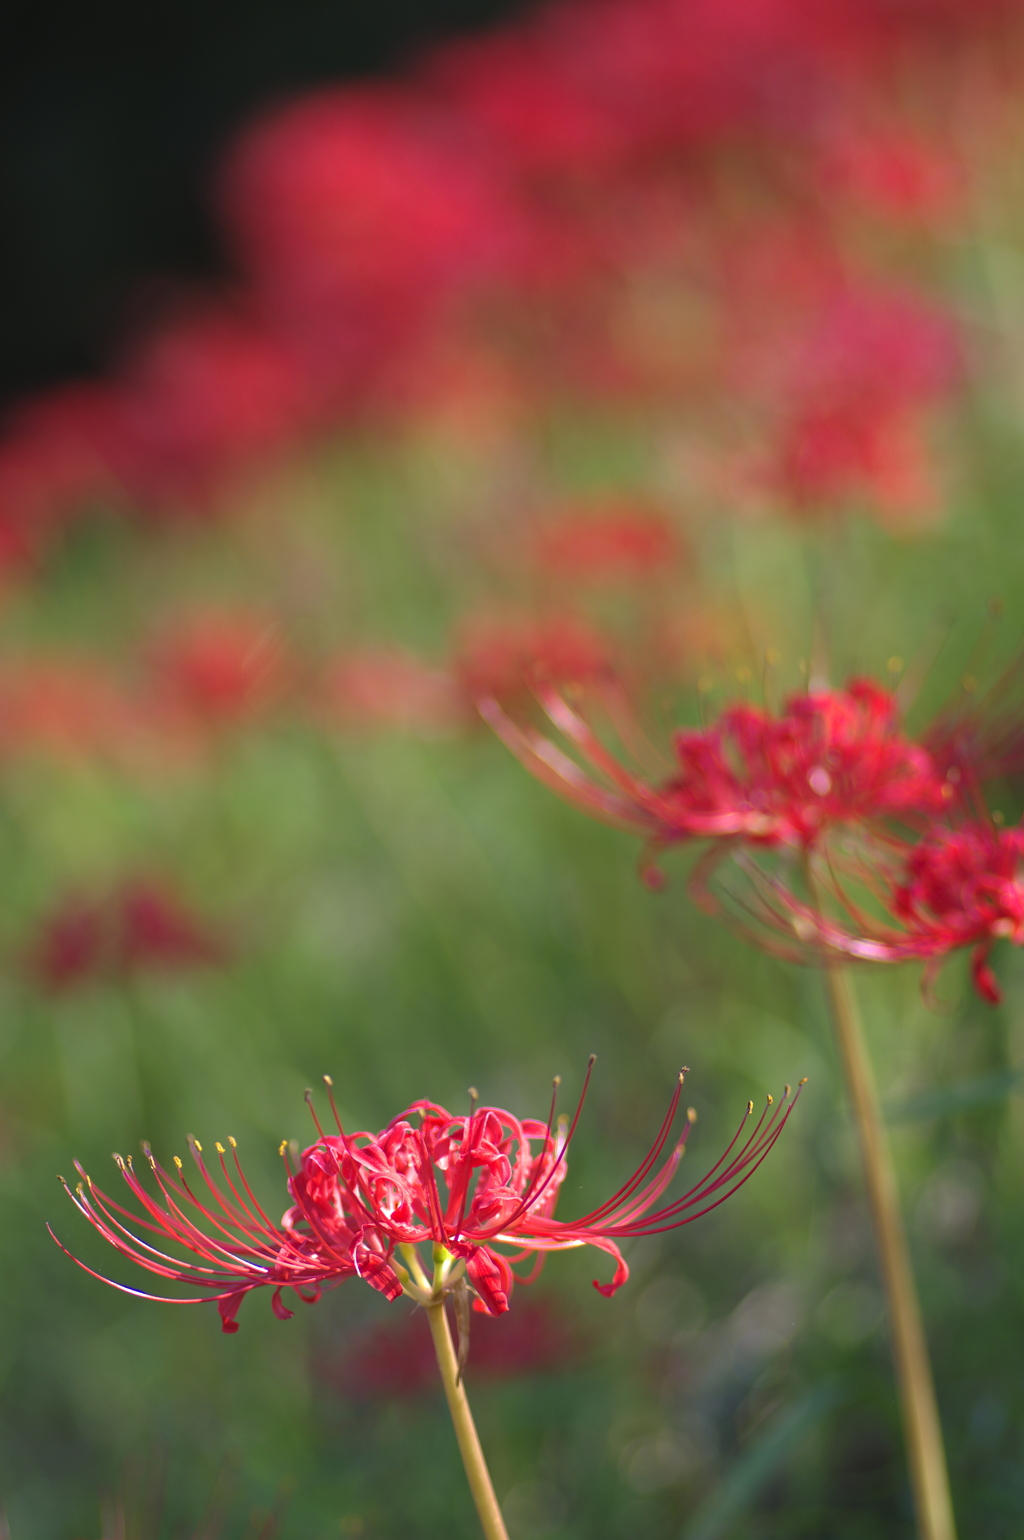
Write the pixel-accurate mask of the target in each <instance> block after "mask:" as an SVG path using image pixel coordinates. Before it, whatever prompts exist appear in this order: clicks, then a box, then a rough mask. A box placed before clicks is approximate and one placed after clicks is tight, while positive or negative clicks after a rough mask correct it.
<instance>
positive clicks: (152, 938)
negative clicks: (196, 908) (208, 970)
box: [25, 877, 227, 992]
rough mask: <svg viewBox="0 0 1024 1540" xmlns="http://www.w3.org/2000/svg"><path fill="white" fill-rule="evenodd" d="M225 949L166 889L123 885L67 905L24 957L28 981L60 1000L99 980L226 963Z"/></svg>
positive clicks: (134, 882) (140, 882)
mask: <svg viewBox="0 0 1024 1540" xmlns="http://www.w3.org/2000/svg"><path fill="white" fill-rule="evenodd" d="M226 956H227V948H226V946H225V944H224V941H223V940H222V939H221V938H220V937H218V936H216V935H215V934H214V933H213V931H212V930H211V929H210V928H209V927H208V926H207V925H206V924H205V922H203V921H202V920H200V919H198V918H197V917H196V916H195V915H194V914H193V913H192V912H191V911H190V910H189V909H188V908H187V907H186V906H185V904H184V903H183V902H182V900H181V899H180V898H179V897H178V896H177V895H176V894H175V893H174V892H173V891H172V889H171V888H169V887H168V886H167V884H166V883H161V882H156V881H154V880H152V879H149V878H141V877H133V878H128V879H126V880H124V881H123V882H121V883H119V884H118V885H117V886H116V887H114V888H113V889H111V890H110V891H108V892H106V893H102V894H99V895H96V896H92V897H87V896H84V895H71V896H69V897H67V898H65V899H63V900H62V901H61V902H60V903H59V904H58V905H57V906H56V908H54V909H53V910H52V911H51V912H50V913H49V914H48V915H45V916H44V918H43V919H42V921H41V922H40V923H39V925H38V926H37V929H36V934H35V936H34V938H33V939H32V941H31V942H30V943H29V946H28V948H27V949H26V953H25V962H26V966H27V969H28V972H29V974H30V975H31V976H32V977H33V978H35V979H36V980H37V981H38V982H39V983H40V984H41V985H42V986H43V987H44V988H46V989H48V990H52V991H55V992H59V991H62V990H66V989H71V988H74V987H75V986H77V985H80V984H84V983H88V982H91V981H94V980H97V979H126V978H130V977H131V976H133V975H134V974H136V973H145V972H149V971H150V970H153V971H157V972H161V971H177V970H179V969H186V968H194V967H203V966H208V965H211V964H218V963H222V962H223V961H224V960H225V958H226Z"/></svg>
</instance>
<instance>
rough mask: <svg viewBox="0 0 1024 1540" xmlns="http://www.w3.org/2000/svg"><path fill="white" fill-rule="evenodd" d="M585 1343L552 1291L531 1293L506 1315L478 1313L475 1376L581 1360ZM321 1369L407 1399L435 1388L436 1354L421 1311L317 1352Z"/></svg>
mask: <svg viewBox="0 0 1024 1540" xmlns="http://www.w3.org/2000/svg"><path fill="white" fill-rule="evenodd" d="M585 1351H586V1344H585V1341H584V1339H583V1334H582V1332H581V1331H580V1328H579V1325H578V1323H577V1321H576V1320H575V1319H573V1318H572V1317H570V1315H569V1314H568V1312H567V1311H566V1310H565V1308H564V1307H562V1306H559V1305H557V1304H556V1303H555V1302H554V1300H552V1299H551V1298H550V1297H547V1298H544V1299H531V1300H526V1301H524V1303H523V1304H522V1305H518V1306H517V1307H516V1309H515V1310H512V1311H508V1312H506V1314H505V1315H502V1316H492V1315H478V1316H477V1317H476V1319H475V1320H474V1322H473V1329H472V1366H473V1377H474V1379H514V1378H518V1377H519V1376H521V1375H528V1374H557V1373H558V1372H559V1371H562V1370H566V1369H571V1368H573V1367H575V1366H576V1365H577V1364H578V1363H580V1361H581V1360H582V1359H583V1357H584V1356H585ZM314 1369H315V1371H316V1372H317V1373H318V1374H319V1376H320V1377H321V1378H322V1379H324V1380H326V1381H327V1383H328V1384H329V1385H331V1386H332V1387H333V1388H335V1389H336V1390H338V1391H339V1392H340V1393H341V1394H342V1395H344V1396H347V1397H353V1398H368V1397H372V1398H373V1399H378V1398H379V1399H382V1400H390V1399H394V1400H400V1399H403V1398H404V1397H406V1396H410V1395H421V1394H424V1393H428V1394H429V1393H432V1392H433V1391H434V1390H435V1389H436V1387H437V1360H436V1358H435V1356H434V1350H433V1347H432V1345H431V1342H430V1338H429V1336H428V1335H427V1333H426V1332H424V1331H423V1330H422V1328H421V1326H420V1323H419V1322H418V1321H417V1319H416V1315H415V1313H410V1314H408V1315H401V1316H398V1317H397V1318H395V1317H391V1318H389V1319H388V1320H386V1321H380V1322H377V1323H376V1324H375V1325H373V1326H371V1327H369V1328H368V1329H366V1330H365V1331H363V1332H361V1333H359V1334H358V1335H357V1336H355V1337H354V1338H353V1339H352V1340H351V1341H350V1342H349V1343H347V1344H346V1345H345V1348H344V1349H343V1350H342V1352H341V1353H340V1354H338V1355H336V1356H334V1357H331V1358H328V1359H327V1361H326V1362H323V1361H321V1360H320V1359H319V1358H318V1359H317V1361H316V1363H315V1365H314Z"/></svg>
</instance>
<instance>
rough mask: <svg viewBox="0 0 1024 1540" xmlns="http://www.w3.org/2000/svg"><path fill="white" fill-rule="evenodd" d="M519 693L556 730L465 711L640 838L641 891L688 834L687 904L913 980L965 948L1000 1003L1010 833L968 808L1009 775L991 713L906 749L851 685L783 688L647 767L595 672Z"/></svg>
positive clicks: (891, 699)
mask: <svg viewBox="0 0 1024 1540" xmlns="http://www.w3.org/2000/svg"><path fill="white" fill-rule="evenodd" d="M534 695H535V698H536V700H537V701H538V702H539V704H540V705H541V707H542V708H543V710H544V712H545V714H546V716H547V719H548V722H549V723H550V725H551V726H552V727H554V728H555V729H557V733H558V736H557V737H555V736H554V735H552V734H550V733H548V732H545V731H544V730H543V729H541V728H539V727H538V726H537V725H535V723H534V722H533V721H532V720H531V717H530V714H529V713H528V712H524V710H523V709H522V702H521V699H516V698H515V697H513V696H511V695H507V696H505V697H500V696H499V695H498V694H496V693H489V694H488V693H481V695H480V697H479V700H478V704H479V708H480V711H481V713H482V715H483V716H484V718H485V720H487V721H488V722H489V723H490V725H491V726H492V727H493V728H494V729H495V731H496V732H497V733H498V735H499V736H500V737H501V738H502V739H503V740H504V742H505V743H506V744H507V745H508V747H509V748H511V749H512V751H513V753H515V754H516V755H517V756H518V757H519V759H520V760H521V761H522V762H523V763H524V764H525V765H526V767H527V768H528V769H529V770H531V771H532V772H533V774H534V775H536V776H537V777H538V778H539V779H540V780H542V781H544V782H545V784H547V785H549V786H551V787H552V788H553V789H554V790H556V791H558V792H559V793H560V794H561V795H563V796H565V797H566V798H568V799H569V800H570V801H572V802H574V803H575V804H576V805H577V806H579V807H581V808H582V809H583V810H584V811H586V812H588V813H590V814H591V815H592V816H594V817H597V818H600V819H602V820H604V821H605V822H609V823H613V824H616V825H618V826H619V827H623V828H627V829H631V830H633V831H634V832H636V833H639V834H641V835H643V836H644V837H645V840H646V842H647V843H646V854H645V859H644V862H643V865H642V868H641V870H642V875H643V876H644V878H645V880H646V881H647V882H648V884H649V885H650V886H652V887H659V886H661V885H662V883H663V881H664V878H663V876H662V873H661V871H660V869H659V868H658V867H657V866H656V865H655V860H654V858H655V857H656V856H657V854H658V853H659V852H660V851H662V850H663V849H665V848H666V847H668V846H671V845H677V844H680V843H684V842H694V841H705V842H707V849H706V850H705V853H704V855H703V856H702V858H701V860H700V861H699V862H698V864H697V867H696V869H695V871H694V874H693V878H692V880H691V890H692V892H693V894H694V896H695V897H696V898H697V900H698V901H699V902H700V903H701V904H702V905H703V906H704V907H706V908H709V909H710V910H712V911H713V912H716V913H720V914H727V915H728V916H729V917H730V918H731V919H733V921H734V922H736V923H738V924H739V925H740V926H741V927H742V928H743V929H745V930H746V931H747V933H748V934H752V935H753V936H755V938H756V939H757V940H758V941H759V942H761V943H762V944H763V945H765V946H766V947H768V948H769V949H771V950H775V951H777V952H779V954H780V955H784V956H788V957H792V958H797V959H801V960H808V959H812V960H813V959H817V960H819V961H820V960H822V959H823V958H825V957H827V956H828V955H829V954H836V955H839V956H846V957H853V958H860V959H864V960H870V961H875V962H886V961H890V962H898V961H902V960H904V959H919V960H922V961H924V962H925V963H926V964H927V965H928V972H929V975H930V974H931V973H932V972H934V969H935V967H936V966H937V965H938V964H939V963H941V961H942V960H943V959H944V958H945V957H947V956H948V955H949V954H950V953H951V952H953V951H955V950H957V949H959V948H961V947H971V948H972V949H973V951H972V976H973V978H974V982H975V985H976V987H977V989H978V991H979V993H980V994H981V995H982V996H983V997H984V998H985V999H987V1000H989V1001H991V1002H993V1003H995V1002H997V1001H998V1000H999V999H1000V991H999V987H998V985H997V983H996V979H995V976H994V974H993V972H992V969H991V967H990V966H989V961H988V958H989V953H990V951H991V948H992V946H993V944H994V942H995V941H997V940H999V939H1000V938H1006V939H1008V940H1010V941H1013V942H1014V943H1015V944H1018V945H1019V944H1021V943H1022V942H1024V826H1022V827H1019V828H1003V827H1002V826H1001V824H1000V822H999V818H998V816H997V815H994V814H992V813H990V812H989V811H988V810H987V808H986V806H985V801H984V787H985V783H986V782H987V781H991V780H994V779H997V778H999V777H1000V776H1002V775H1005V774H1007V773H1009V772H1011V771H1015V770H1019V768H1020V755H1019V747H1018V738H1017V737H1016V736H1014V734H1013V733H1012V732H1009V731H1008V730H1007V725H1006V720H1005V718H999V719H998V722H997V726H996V730H994V731H991V732H986V731H985V728H984V726H983V725H980V724H979V722H978V721H973V722H972V721H969V720H960V719H957V721H956V722H955V723H954V722H950V721H944V720H943V719H940V721H939V723H938V724H936V725H935V726H934V727H933V728H932V729H931V730H930V731H929V732H928V733H926V734H925V736H924V739H923V740H922V741H920V742H918V741H915V740H913V739H912V738H910V737H909V736H908V735H907V733H906V732H905V730H904V728H903V725H902V723H901V720H900V714H899V710H898V707H897V702H896V699H895V696H894V694H893V693H892V692H891V691H890V690H887V689H885V688H883V687H882V686H881V685H880V684H878V683H876V682H875V681H872V680H870V679H853V680H851V681H849V683H848V684H847V685H846V686H845V688H843V689H832V690H825V689H812V690H808V691H807V692H806V693H804V694H801V695H795V696H791V697H790V698H789V699H788V700H787V701H786V702H785V703H784V705H783V707H782V710H781V711H780V712H779V713H778V714H775V713H773V712H771V711H769V710H767V709H764V708H761V707H754V706H751V705H748V704H743V705H733V706H729V707H726V709H724V710H723V711H722V712H721V714H720V715H719V716H718V718H717V720H715V721H713V722H711V723H709V724H708V725H706V726H704V727H701V728H698V729H682V730H680V731H678V732H676V733H675V735H674V737H673V740H672V751H673V754H672V759H668V758H666V759H663V760H661V761H660V762H657V763H656V764H655V766H654V768H653V770H652V769H650V768H649V767H647V766H644V767H641V766H640V765H639V763H638V762H637V758H638V755H640V754H641V753H644V752H645V751H647V750H648V747H649V745H648V739H647V737H646V735H645V734H644V732H643V731H642V729H641V727H640V725H639V723H638V722H637V721H636V720H635V718H634V717H633V715H632V713H631V711H630V707H629V703H628V701H627V699H626V697H625V693H624V691H623V690H622V688H621V686H620V685H619V684H618V682H617V681H616V680H615V678H614V676H612V675H611V674H610V673H608V674H606V676H605V678H604V679H603V680H602V681H600V682H599V686H598V688H597V689H591V690H590V691H589V692H587V691H586V690H577V692H576V694H575V696H574V701H575V702H576V703H570V700H569V699H568V698H567V696H566V694H565V693H564V692H563V691H561V690H560V689H559V688H557V686H556V685H554V684H553V683H550V682H542V683H539V684H537V685H536V686H535V689H534ZM580 697H582V698H583V700H584V701H585V702H586V703H587V704H586V705H581V704H579V699H580ZM598 720H602V721H604V722H605V723H606V724H611V726H612V727H613V729H614V730H616V731H617V732H618V734H619V737H620V747H619V748H618V749H617V750H613V749H612V748H609V747H608V745H607V743H606V742H605V741H604V739H603V738H602V736H601V735H600V734H599V732H598V730H597V728H596V726H595V722H596V721H598ZM563 744H564V745H565V746H564V747H563ZM569 750H572V751H573V752H569ZM673 759H674V763H673V762H672V761H673Z"/></svg>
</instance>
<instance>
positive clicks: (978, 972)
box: [893, 819, 1024, 1005]
mask: <svg viewBox="0 0 1024 1540" xmlns="http://www.w3.org/2000/svg"><path fill="white" fill-rule="evenodd" d="M893 908H894V910H895V912H896V914H897V916H898V917H899V918H900V919H901V920H902V921H903V923H904V924H905V925H906V926H907V929H908V930H909V932H910V933H911V935H912V936H915V937H921V938H922V939H927V940H930V941H931V942H932V943H933V944H934V946H935V947H936V955H938V956H940V957H941V956H945V955H946V954H947V953H948V952H950V951H953V950H954V949H956V948H959V947H962V946H972V947H973V948H974V952H973V956H972V961H971V974H972V977H973V979H974V984H975V988H976V989H977V990H978V993H979V994H980V995H981V996H982V997H983V998H984V999H986V1000H988V1001H990V1002H991V1003H992V1004H993V1005H995V1004H998V1002H999V1000H1000V999H1001V991H1000V989H999V985H998V984H997V983H996V978H995V974H994V973H993V972H992V969H991V967H990V965H989V961H988V956H989V952H990V951H991V949H992V946H993V943H994V942H995V941H996V940H998V939H999V938H1000V937H1005V938H1006V939H1007V940H1009V941H1012V942H1013V943H1014V944H1015V945H1016V946H1020V945H1021V943H1024V828H1022V827H1021V826H1019V825H1018V826H1017V827H1016V828H1013V829H1003V828H1000V827H999V826H998V825H997V824H994V823H992V822H985V821H984V820H981V819H979V820H976V821H973V822H971V823H968V824H964V825H963V826H962V827H960V828H956V829H947V828H943V827H942V826H937V827H936V828H935V829H934V830H932V831H931V832H930V833H929V834H928V835H927V836H926V837H925V838H924V839H923V840H922V841H921V842H920V844H918V845H916V846H914V848H913V849H912V850H911V851H910V854H909V856H908V858H907V863H906V870H905V873H904V876H903V880H902V881H901V882H900V884H899V886H898V887H897V888H896V889H895V891H894V893H893Z"/></svg>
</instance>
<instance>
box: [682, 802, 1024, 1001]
mask: <svg viewBox="0 0 1024 1540" xmlns="http://www.w3.org/2000/svg"><path fill="white" fill-rule="evenodd" d="M726 856H731V857H732V859H731V861H728V862H727V861H726V860H725V857H726ZM806 875H809V877H810V882H809V883H808V882H807V881H806V880H804V879H805V874H803V873H800V872H798V871H797V870H795V869H794V868H793V866H792V864H789V865H787V866H783V865H781V864H775V865H774V866H773V865H771V864H769V863H768V862H767V861H766V860H765V859H764V852H763V851H762V852H757V851H755V850H753V849H752V848H749V847H748V848H746V849H732V850H730V849H729V848H728V847H726V846H723V847H720V848H713V849H712V850H711V851H709V852H708V854H707V856H706V857H705V858H704V860H703V861H701V862H700V863H698V866H697V868H696V871H695V872H694V875H693V877H692V879H691V884H690V891H691V895H692V896H693V898H694V899H695V900H696V902H697V903H698V904H699V905H700V906H701V908H703V909H705V910H706V911H707V912H708V913H710V914H713V915H716V916H717V917H718V918H724V919H727V920H729V921H730V922H732V923H733V924H734V925H736V926H737V928H739V929H740V930H741V931H743V932H744V933H745V934H747V935H748V936H751V937H752V938H753V939H754V940H756V941H757V942H758V944H759V945H761V946H762V947H763V948H764V950H766V951H769V952H772V953H774V954H775V955H776V956H780V957H785V958H788V959H789V960H790V961H794V962H822V961H823V960H825V959H826V958H827V957H828V956H830V955H831V956H833V957H838V958H852V959H855V960H857V961H861V962H874V963H898V962H907V961H918V962H923V963H924V964H925V965H926V967H925V988H926V993H928V992H929V991H930V986H931V984H932V982H933V980H934V976H935V974H936V972H937V971H938V969H939V968H940V967H941V966H942V964H943V963H944V962H945V961H946V959H947V958H948V957H949V955H950V954H951V953H952V952H954V951H958V950H960V949H961V948H963V947H971V948H973V953H972V958H971V976H972V979H973V981H974V986H975V988H976V989H977V991H978V993H979V994H980V995H981V996H982V998H983V999H985V1000H988V1001H989V1002H990V1003H991V1004H993V1005H995V1004H998V1002H999V1000H1000V999H1001V998H1002V996H1001V991H1000V988H999V985H998V983H997V981H996V978H995V975H994V973H993V971H992V969H991V967H990V965H989V954H990V953H991V950H992V947H993V945H994V944H995V942H996V941H998V940H1000V939H1003V938H1005V939H1008V940H1010V941H1012V942H1014V943H1015V944H1016V945H1021V944H1022V943H1024V827H1018V828H1015V829H1002V828H999V827H998V826H997V825H995V824H994V823H993V822H992V821H991V820H990V819H986V818H972V819H969V820H967V821H965V822H963V823H960V824H958V825H955V826H948V825H944V824H939V823H932V824H929V825H928V826H927V827H926V830H925V832H924V834H923V835H922V837H921V838H920V839H919V840H917V842H916V843H913V842H910V841H909V840H906V839H902V838H894V837H891V836H889V835H888V834H886V833H885V832H884V831H879V830H866V829H863V828H861V829H858V830H855V831H853V833H852V836H851V838H850V839H848V840H845V841H836V842H834V843H833V844H832V845H830V846H829V847H828V848H827V850H822V851H812V852H810V853H809V854H808V866H807V872H806Z"/></svg>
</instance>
